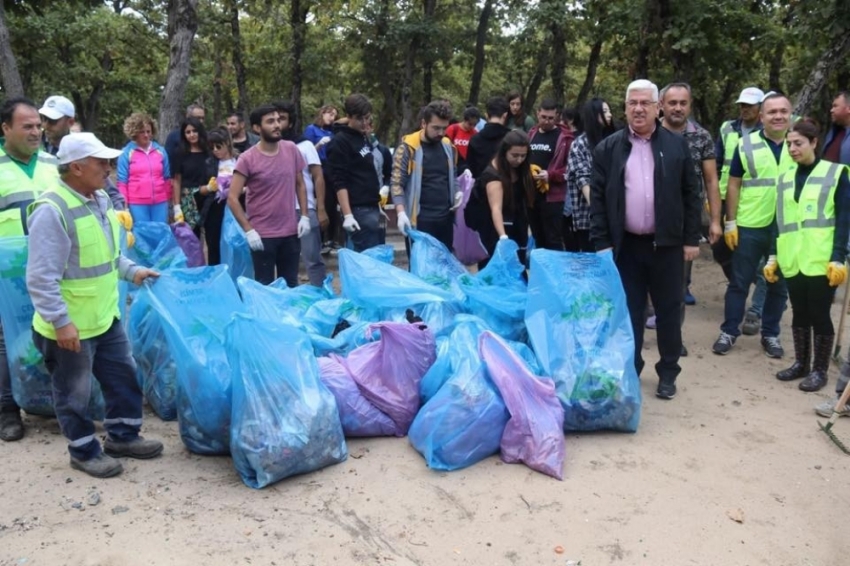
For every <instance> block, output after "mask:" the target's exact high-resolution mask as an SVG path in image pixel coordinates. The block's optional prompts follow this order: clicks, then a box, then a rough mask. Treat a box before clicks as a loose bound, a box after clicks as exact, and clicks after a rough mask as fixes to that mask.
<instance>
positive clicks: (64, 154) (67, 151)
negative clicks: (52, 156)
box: [56, 132, 121, 165]
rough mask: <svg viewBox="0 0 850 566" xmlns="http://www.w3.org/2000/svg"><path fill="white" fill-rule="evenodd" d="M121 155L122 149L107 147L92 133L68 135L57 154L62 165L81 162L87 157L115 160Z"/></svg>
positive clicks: (60, 144)
mask: <svg viewBox="0 0 850 566" xmlns="http://www.w3.org/2000/svg"><path fill="white" fill-rule="evenodd" d="M119 155H121V150H120V149H112V148H111V147H106V146H105V145H103V142H102V141H100V140H99V139H97V138H96V137H95V135H94V134H92V133H91V132H79V133H76V134H68V135H67V136H65V137H64V138H62V141H61V142H59V151H58V152H57V153H56V157H57V158H58V159H59V164H60V165H65V164H68V163H73V162H74V161H80V160H81V159H85V158H86V157H97V158H98V159H115V158H116V157H118V156H119Z"/></svg>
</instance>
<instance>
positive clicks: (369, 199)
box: [327, 94, 386, 252]
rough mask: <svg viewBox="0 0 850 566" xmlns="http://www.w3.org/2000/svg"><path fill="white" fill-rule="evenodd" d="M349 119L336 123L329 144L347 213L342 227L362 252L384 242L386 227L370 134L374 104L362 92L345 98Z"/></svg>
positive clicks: (330, 168) (335, 186) (334, 175)
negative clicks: (382, 218)
mask: <svg viewBox="0 0 850 566" xmlns="http://www.w3.org/2000/svg"><path fill="white" fill-rule="evenodd" d="M345 113H346V115H347V116H348V118H347V119H346V120H340V121H339V122H337V123H336V124H334V137H333V139H332V140H331V141H330V143H329V144H328V152H327V156H328V157H327V165H328V172H329V174H330V182H331V186H332V187H333V189H334V190H335V191H336V196H337V198H338V199H339V208H340V210H341V211H342V214H343V221H342V227H343V228H344V229H345V231H346V232H347V233H348V237H349V238H351V242H352V244H354V251H357V252H362V251H363V250H367V249H369V248H371V247H374V246H377V245H380V244H383V243H384V242H385V240H386V228H385V226H384V225H382V222H381V211H380V208H379V206H378V205H379V203H380V200H381V194H380V192H381V185H380V183H379V182H378V176H377V175H376V174H375V161H374V156H373V155H372V144H371V142H370V141H369V139H368V138H367V137H366V133H367V131H368V129H369V124H370V123H371V122H372V103H371V102H369V99H368V98H366V97H365V96H363V95H362V94H352V95H351V96H349V97H348V98H346V99H345Z"/></svg>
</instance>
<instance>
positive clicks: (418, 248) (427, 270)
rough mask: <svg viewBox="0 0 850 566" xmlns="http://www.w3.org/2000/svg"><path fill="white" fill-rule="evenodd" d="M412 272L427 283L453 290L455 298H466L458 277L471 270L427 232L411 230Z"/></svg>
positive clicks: (409, 233) (461, 299)
mask: <svg viewBox="0 0 850 566" xmlns="http://www.w3.org/2000/svg"><path fill="white" fill-rule="evenodd" d="M408 236H409V237H410V239H411V240H412V245H411V247H410V272H411V273H412V274H414V275H416V276H417V277H419V278H420V279H422V280H423V281H425V282H426V283H429V284H431V285H434V286H435V287H439V288H441V289H445V290H447V291H451V292H452V294H453V296H454V298H455V300H456V301H457V302H459V303H462V302H463V300H464V299H465V296H464V294H463V291H462V290H461V288H460V286H459V285H458V282H457V281H458V279H459V278H460V277H462V276H464V275H468V274H469V271H467V270H466V267H464V265H463V264H462V263H461V262H460V261H458V259H457V258H456V257H455V256H454V255H453V254H452V252H451V250H449V249H448V248H447V247H446V246H445V245H444V244H443V243H442V242H440V241H439V240H437V239H436V238H435V237H433V236H431V235H430V234H426V233H425V232H420V231H418V230H410V231H409V232H408Z"/></svg>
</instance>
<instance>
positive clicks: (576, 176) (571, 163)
mask: <svg viewBox="0 0 850 566" xmlns="http://www.w3.org/2000/svg"><path fill="white" fill-rule="evenodd" d="M592 169H593V156H592V155H591V153H590V144H588V142H587V136H586V135H584V134H582V135H580V136H579V137H577V138H576V140H575V141H574V142H573V144H572V145H571V146H570V154H569V156H568V157H567V199H568V202H569V203H571V204H572V209H573V211H572V212H573V226H575V229H576V230H590V205H589V204H588V203H587V200H586V199H585V198H584V195H583V194H582V192H581V188H582V187H583V186H585V185H589V184H590V175H591V171H592ZM564 209H565V212H566V207H564Z"/></svg>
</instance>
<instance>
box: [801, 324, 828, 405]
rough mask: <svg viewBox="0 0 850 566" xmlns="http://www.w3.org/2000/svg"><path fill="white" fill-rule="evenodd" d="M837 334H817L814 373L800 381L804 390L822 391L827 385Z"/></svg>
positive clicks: (813, 363)
mask: <svg viewBox="0 0 850 566" xmlns="http://www.w3.org/2000/svg"><path fill="white" fill-rule="evenodd" d="M834 343H835V335H834V334H830V335H829V336H819V335H817V334H815V354H814V360H813V361H812V373H810V374H809V375H808V376H806V379H804V380H803V381H801V382H800V389H801V390H803V391H820V390H821V389H823V388H824V386H825V385H826V382H827V380H828V378H827V373H828V372H829V358H830V356H831V355H832V345H833V344H834Z"/></svg>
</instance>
